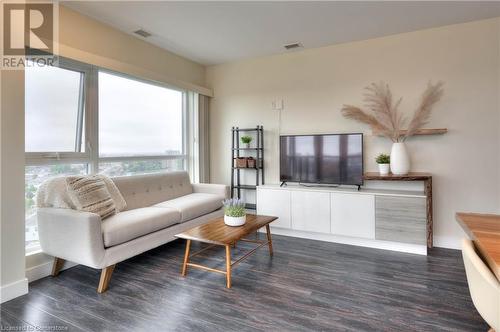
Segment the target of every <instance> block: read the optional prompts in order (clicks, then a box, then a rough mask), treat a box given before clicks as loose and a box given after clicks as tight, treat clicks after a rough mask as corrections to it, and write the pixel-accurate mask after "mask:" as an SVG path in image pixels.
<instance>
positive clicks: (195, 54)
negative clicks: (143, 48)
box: [63, 1, 500, 65]
mask: <svg viewBox="0 0 500 332" xmlns="http://www.w3.org/2000/svg"><path fill="white" fill-rule="evenodd" d="M63 4H64V5H65V6H67V7H70V8H72V9H74V10H77V11H79V12H81V13H83V14H85V15H88V16H90V17H93V18H95V19H97V20H99V21H102V22H104V23H107V24H109V25H111V26H114V27H116V28H118V29H120V30H122V31H124V32H127V33H131V32H132V31H134V30H137V29H139V28H143V29H145V30H147V31H149V32H151V33H152V34H153V36H152V37H150V38H148V39H146V40H147V41H148V42H150V43H152V44H155V45H157V46H160V47H162V48H164V49H167V50H169V51H171V52H174V53H177V54H179V55H182V56H184V57H187V58H189V59H192V60H194V61H196V62H199V63H202V64H205V65H212V64H220V63H224V62H230V61H235V60H239V59H243V58H250V57H256V56H263V55H270V54H279V53H285V52H290V51H286V50H285V49H284V48H283V45H284V44H288V43H292V42H300V43H302V45H303V46H304V47H305V48H314V47H320V46H326V45H332V44H337V43H344V42H349V41H355V40H363V39H369V38H374V37H381V36H387V35H391V34H396V33H401V32H409V31H415V30H420V29H425V28H431V27H437V26H443V25H449V24H455V23H462V22H468V21H473V20H479V19H485V18H491V17H496V16H500V2H479V1H471V2H455V1H454V2H451V1H440V2H430V1H420V2H417V1H414V2H381V1H363V2H348V1H343V2H285V1H280V2H257V1H255V2H167V1H133V2H130V1H71V2H63ZM138 38H140V37H138Z"/></svg>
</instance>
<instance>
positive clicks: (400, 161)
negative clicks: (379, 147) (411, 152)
mask: <svg viewBox="0 0 500 332" xmlns="http://www.w3.org/2000/svg"><path fill="white" fill-rule="evenodd" d="M409 171H410V157H409V156H408V152H407V150H406V145H405V144H404V143H393V144H392V149H391V172H392V174H396V175H405V174H408V172H409Z"/></svg>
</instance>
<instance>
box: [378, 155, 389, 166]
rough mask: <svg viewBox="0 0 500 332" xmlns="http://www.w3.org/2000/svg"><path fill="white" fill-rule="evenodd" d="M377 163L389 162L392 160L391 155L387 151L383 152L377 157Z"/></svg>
mask: <svg viewBox="0 0 500 332" xmlns="http://www.w3.org/2000/svg"><path fill="white" fill-rule="evenodd" d="M375 161H376V162H377V164H389V163H390V162H391V157H390V156H389V155H387V154H385V153H381V154H379V155H378V156H377V158H375Z"/></svg>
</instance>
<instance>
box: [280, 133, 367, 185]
mask: <svg viewBox="0 0 500 332" xmlns="http://www.w3.org/2000/svg"><path fill="white" fill-rule="evenodd" d="M280 180H281V181H282V182H299V183H309V184H330V185H356V186H361V185H362V184H363V134H327V135H287V136H280Z"/></svg>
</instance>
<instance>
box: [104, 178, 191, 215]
mask: <svg viewBox="0 0 500 332" xmlns="http://www.w3.org/2000/svg"><path fill="white" fill-rule="evenodd" d="M113 182H114V183H115V184H116V186H117V187H118V189H119V190H120V192H121V193H122V195H123V198H125V201H126V202H127V210H132V209H138V208H142V207H147V206H151V205H155V204H158V203H160V202H164V201H166V200H169V199H173V198H177V197H181V196H184V195H188V194H191V193H192V192H193V186H192V185H191V180H190V179H189V174H188V173H187V172H184V171H181V172H163V173H156V174H145V175H133V176H122V177H116V178H113Z"/></svg>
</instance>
